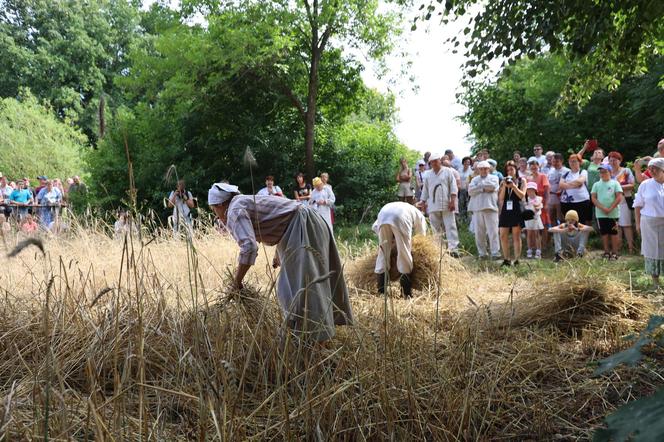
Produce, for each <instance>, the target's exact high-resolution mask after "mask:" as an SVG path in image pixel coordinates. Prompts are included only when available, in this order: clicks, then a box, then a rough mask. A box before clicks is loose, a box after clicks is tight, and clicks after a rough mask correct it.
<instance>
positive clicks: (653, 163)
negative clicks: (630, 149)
mask: <svg viewBox="0 0 664 442" xmlns="http://www.w3.org/2000/svg"><path fill="white" fill-rule="evenodd" d="M648 167H656V168H658V169H664V158H653V159H652V160H650V161H649V162H648Z"/></svg>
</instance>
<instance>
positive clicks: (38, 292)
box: [0, 226, 664, 441]
mask: <svg viewBox="0 0 664 442" xmlns="http://www.w3.org/2000/svg"><path fill="white" fill-rule="evenodd" d="M102 230H103V229H102V227H97V228H96V229H90V228H75V229H74V230H73V231H72V232H70V236H68V237H62V238H48V239H46V240H45V242H44V244H43V245H44V248H45V254H42V253H41V252H40V251H38V250H37V249H36V248H34V247H32V246H30V247H29V248H26V249H24V250H23V251H21V252H20V253H19V254H18V255H17V256H16V257H15V258H12V260H11V261H9V263H8V264H7V265H6V266H5V269H4V271H3V273H2V274H1V275H0V293H2V308H0V337H1V339H0V398H2V399H1V400H0V440H33V439H37V438H40V439H41V438H44V439H45V438H46V437H47V436H48V437H49V438H50V439H53V440H72V439H74V440H92V439H95V440H102V439H103V440H119V439H124V440H191V439H199V440H203V439H212V440H329V439H336V440H348V441H351V440H352V441H356V440H385V439H390V440H477V439H481V440H498V439H504V440H526V439H528V440H550V439H554V438H560V439H578V438H582V439H584V438H589V437H590V436H591V434H592V431H593V429H594V428H596V427H597V426H599V425H601V422H602V419H603V417H604V416H606V415H607V414H608V413H609V412H611V411H612V410H614V409H615V408H616V407H618V406H620V405H621V404H623V403H624V402H626V401H630V400H633V399H634V398H637V397H642V396H644V395H648V394H650V393H652V392H653V391H654V390H655V389H656V388H657V387H658V386H660V385H661V383H662V379H664V377H663V376H664V372H663V370H662V367H661V364H659V365H657V364H654V365H653V361H652V360H650V359H646V360H645V361H644V363H643V364H642V365H641V366H640V367H639V368H637V369H636V370H629V371H627V370H619V371H618V373H617V374H611V375H606V376H603V377H599V378H593V377H592V376H591V375H592V371H593V367H594V365H595V364H596V361H597V360H598V359H599V358H601V357H603V356H606V355H608V354H611V353H612V352H614V351H616V350H617V349H621V348H623V347H624V346H625V345H626V342H625V340H624V339H623V337H624V336H625V335H627V334H630V333H632V332H633V331H634V330H637V329H639V327H641V326H642V324H643V323H644V321H645V320H646V319H647V316H648V314H649V313H650V312H652V311H661V307H660V306H659V305H658V304H657V297H652V296H651V295H650V294H648V293H641V292H639V289H638V287H639V286H632V287H631V288H630V287H629V285H626V284H625V283H624V281H625V278H624V276H622V273H624V271H625V270H627V271H628V272H629V270H631V269H632V267H630V266H632V265H633V266H634V268H635V269H636V268H637V267H638V263H636V261H635V263H633V264H632V263H630V262H628V261H625V263H624V264H622V262H621V261H618V263H611V264H610V266H611V267H605V268H602V267H601V266H594V265H593V262H591V261H589V262H588V263H580V264H579V263H566V264H565V265H558V266H554V265H553V264H552V263H549V262H546V263H545V262H538V263H535V262H533V263H528V265H530V266H531V267H530V268H529V267H528V266H527V265H524V267H523V269H526V268H527V269H528V270H522V269H521V268H519V269H516V270H508V271H505V272H502V271H500V270H497V269H495V268H494V267H493V265H492V264H487V263H478V262H476V261H475V260H473V259H472V258H464V259H463V260H461V263H459V265H458V266H456V267H454V268H449V269H448V268H443V273H442V274H441V278H440V289H439V288H438V287H436V286H428V287H424V288H423V289H422V290H417V291H416V293H415V295H416V296H415V298H414V299H413V300H410V301H404V300H401V299H399V298H397V297H390V298H388V299H385V298H381V297H377V296H376V295H375V294H374V293H372V292H370V291H366V290H362V289H359V288H356V287H352V286H351V287H350V292H351V302H352V307H353V310H354V315H355V320H356V324H355V325H354V326H353V327H341V328H338V334H337V336H336V337H335V338H334V339H333V340H332V341H330V342H328V343H327V344H326V345H324V346H316V347H312V348H309V347H302V346H298V345H296V343H295V342H294V341H293V340H292V338H291V337H290V335H289V334H288V333H287V332H286V330H285V329H284V328H283V324H282V321H281V313H280V311H279V308H278V305H277V302H276V296H275V293H274V288H273V287H274V286H273V281H274V277H275V274H274V272H273V271H272V270H271V266H270V263H271V258H272V253H273V250H272V249H271V248H267V249H266V248H261V251H260V254H259V260H258V262H257V265H256V266H255V267H254V268H252V270H251V271H250V273H249V275H248V285H249V288H248V289H247V290H245V291H243V292H242V293H235V292H233V291H229V290H228V289H227V283H228V279H229V274H230V272H232V269H233V268H234V265H235V262H236V253H237V246H236V245H235V244H234V242H233V241H232V240H231V239H230V238H225V237H222V236H220V235H219V234H216V233H214V232H211V231H202V232H200V233H199V234H197V235H196V236H195V237H194V238H193V239H192V241H191V242H185V241H177V240H174V239H172V238H171V235H170V234H169V233H168V232H166V233H164V234H159V235H156V236H155V235H154V234H153V233H150V232H146V231H144V232H142V237H141V238H140V239H139V238H136V237H128V238H125V239H124V240H112V239H110V238H109V237H108V236H106V234H104V233H103V232H102ZM336 233H337V234H338V235H339V242H340V243H341V244H343V246H342V250H343V251H344V261H345V265H346V266H347V267H352V266H353V265H354V262H355V260H356V257H357V256H358V255H359V254H361V253H363V251H368V249H370V248H372V246H371V244H372V243H371V242H372V241H373V237H372V234H371V233H370V229H369V228H368V226H347V227H343V226H339V227H337V229H336ZM14 242H15V241H14V240H13V239H11V238H10V239H7V241H6V243H5V244H6V247H7V249H6V251H10V250H11V248H13V245H14ZM485 265H486V267H483V266H485ZM621 265H624V267H622V268H621V267H619V266H621ZM621 269H622V270H621ZM621 272H622V273H621ZM544 289H546V290H544ZM393 291H394V292H395V293H396V292H397V290H393ZM438 293H440V296H439V295H438ZM544 301H546V302H544ZM540 302H541V304H540ZM437 305H439V316H438V315H436V308H437V307H436V306H437ZM505 324H507V325H505ZM655 362H656V361H655Z"/></svg>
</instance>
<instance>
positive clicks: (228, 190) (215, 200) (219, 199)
mask: <svg viewBox="0 0 664 442" xmlns="http://www.w3.org/2000/svg"><path fill="white" fill-rule="evenodd" d="M237 193H240V190H239V189H238V187H237V186H234V185H232V184H228V183H214V184H213V185H212V187H210V190H209V191H208V205H209V206H216V205H219V204H223V203H225V202H226V201H228V200H229V199H230V198H231V197H232V196H233V194H237Z"/></svg>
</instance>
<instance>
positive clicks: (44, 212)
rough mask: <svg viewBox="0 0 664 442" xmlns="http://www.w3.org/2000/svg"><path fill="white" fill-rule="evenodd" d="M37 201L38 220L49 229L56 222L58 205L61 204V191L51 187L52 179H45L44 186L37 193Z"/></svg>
mask: <svg viewBox="0 0 664 442" xmlns="http://www.w3.org/2000/svg"><path fill="white" fill-rule="evenodd" d="M37 203H39V205H40V206H41V210H40V220H41V223H42V226H44V228H46V229H51V227H52V225H53V224H55V223H57V221H58V215H59V211H58V209H59V208H60V205H61V204H62V193H60V190H59V189H57V188H55V187H53V181H51V180H46V187H44V188H43V189H41V190H40V191H39V193H38V194H37Z"/></svg>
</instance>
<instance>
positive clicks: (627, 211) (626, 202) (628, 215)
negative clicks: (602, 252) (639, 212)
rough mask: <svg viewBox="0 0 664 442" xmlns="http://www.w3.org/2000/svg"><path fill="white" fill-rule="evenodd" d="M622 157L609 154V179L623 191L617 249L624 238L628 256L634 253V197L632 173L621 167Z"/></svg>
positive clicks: (612, 153)
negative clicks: (614, 181)
mask: <svg viewBox="0 0 664 442" xmlns="http://www.w3.org/2000/svg"><path fill="white" fill-rule="evenodd" d="M622 160H623V157H622V155H621V154H620V153H619V152H609V165H611V179H614V180H616V181H617V182H618V184H620V187H622V191H623V197H622V199H621V200H620V204H619V205H618V208H619V209H620V217H619V218H618V227H619V228H620V233H621V234H620V235H618V244H619V245H618V248H621V245H622V237H623V235H624V236H625V240H626V241H627V250H628V252H629V254H630V255H631V254H633V253H634V231H633V230H632V210H633V208H632V204H633V203H634V197H633V194H632V192H633V191H634V175H632V171H631V170H629V169H628V168H626V167H622V166H621V165H620V163H621V162H622Z"/></svg>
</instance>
